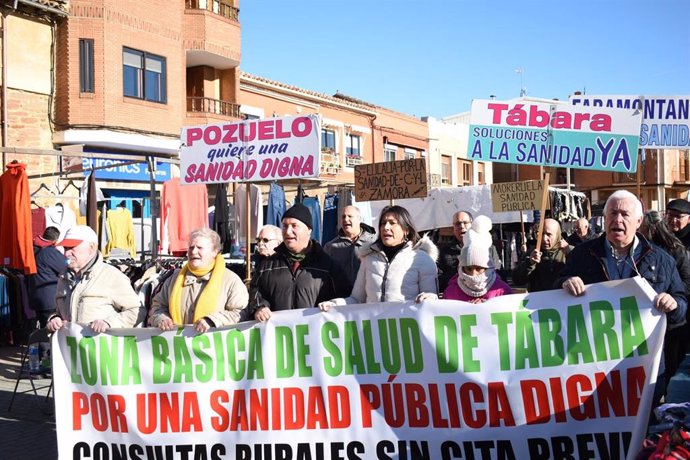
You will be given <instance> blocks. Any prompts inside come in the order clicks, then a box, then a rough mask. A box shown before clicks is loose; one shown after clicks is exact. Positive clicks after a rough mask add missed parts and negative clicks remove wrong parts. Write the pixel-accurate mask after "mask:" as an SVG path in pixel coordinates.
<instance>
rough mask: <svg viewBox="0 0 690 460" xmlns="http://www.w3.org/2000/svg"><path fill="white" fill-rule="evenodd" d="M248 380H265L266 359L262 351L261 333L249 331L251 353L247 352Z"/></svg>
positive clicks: (257, 330)
mask: <svg viewBox="0 0 690 460" xmlns="http://www.w3.org/2000/svg"><path fill="white" fill-rule="evenodd" d="M247 378H249V379H262V378H264V359H263V353H262V351H261V331H260V330H259V329H256V328H253V329H250V330H249V351H248V352H247Z"/></svg>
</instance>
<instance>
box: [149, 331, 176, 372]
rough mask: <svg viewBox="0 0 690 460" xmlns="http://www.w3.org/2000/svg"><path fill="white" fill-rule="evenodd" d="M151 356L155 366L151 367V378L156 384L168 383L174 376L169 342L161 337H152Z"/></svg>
mask: <svg viewBox="0 0 690 460" xmlns="http://www.w3.org/2000/svg"><path fill="white" fill-rule="evenodd" d="M151 354H152V355H153V366H152V367H151V377H152V378H153V383H154V384H159V383H168V382H170V377H171V376H172V365H171V364H172V363H171V362H170V358H169V356H170V349H169V346H168V341H167V340H166V339H165V338H164V337H161V336H159V335H154V336H152V337H151Z"/></svg>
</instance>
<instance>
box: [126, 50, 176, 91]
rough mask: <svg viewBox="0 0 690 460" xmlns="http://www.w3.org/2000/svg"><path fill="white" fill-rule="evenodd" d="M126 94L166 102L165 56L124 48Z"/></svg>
mask: <svg viewBox="0 0 690 460" xmlns="http://www.w3.org/2000/svg"><path fill="white" fill-rule="evenodd" d="M122 61H123V69H122V74H123V83H124V95H125V96H128V97H136V98H137V99H144V100H146V101H153V102H161V103H165V102H166V94H165V93H166V70H165V58H164V57H160V56H156V55H154V54H149V53H146V52H144V51H137V50H133V49H130V48H124V50H123V52H122Z"/></svg>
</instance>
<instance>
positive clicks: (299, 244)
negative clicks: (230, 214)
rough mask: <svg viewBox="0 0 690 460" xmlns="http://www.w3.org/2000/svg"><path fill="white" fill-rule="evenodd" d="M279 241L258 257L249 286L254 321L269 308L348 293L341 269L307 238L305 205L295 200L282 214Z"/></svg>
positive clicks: (308, 222)
mask: <svg viewBox="0 0 690 460" xmlns="http://www.w3.org/2000/svg"><path fill="white" fill-rule="evenodd" d="M282 225H283V242H282V243H281V244H280V245H279V246H278V247H276V250H275V251H276V252H275V254H273V255H272V256H270V257H267V258H266V259H264V260H262V261H261V262H260V263H259V265H257V269H256V271H255V273H254V277H253V278H252V281H251V284H250V289H249V310H250V315H253V317H254V319H256V320H257V321H266V320H268V319H269V318H270V317H271V312H272V311H278V310H291V309H295V308H310V307H316V306H317V305H318V304H319V302H322V301H324V300H328V299H332V298H334V297H341V296H343V295H344V296H348V295H349V294H350V292H351V291H352V285H351V284H349V282H348V281H347V276H346V275H345V273H344V272H343V271H342V268H340V266H339V265H338V264H336V263H335V262H334V261H333V259H331V257H330V256H329V255H328V254H326V253H325V252H324V251H323V249H322V248H321V245H320V244H319V243H318V242H317V241H316V240H313V239H311V231H312V225H313V223H312V216H311V212H310V211H309V208H307V207H306V206H304V205H303V204H301V203H297V204H295V205H294V206H292V207H291V208H289V209H288V210H287V211H285V214H283V219H282Z"/></svg>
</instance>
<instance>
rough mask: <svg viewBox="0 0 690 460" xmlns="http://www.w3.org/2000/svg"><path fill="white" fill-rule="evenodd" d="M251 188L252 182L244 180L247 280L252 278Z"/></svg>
mask: <svg viewBox="0 0 690 460" xmlns="http://www.w3.org/2000/svg"><path fill="white" fill-rule="evenodd" d="M251 189H252V184H250V183H249V182H245V184H244V192H245V206H246V207H247V209H246V212H245V214H246V215H245V218H246V219H247V234H246V238H247V241H246V242H245V251H246V253H245V256H246V258H245V263H246V264H247V266H246V271H245V279H246V280H247V281H250V280H251V278H252V265H251V257H252V253H251V252H250V248H251V245H252V237H251V234H252V221H251V219H252V210H251V208H250V206H251V196H250V195H251Z"/></svg>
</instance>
